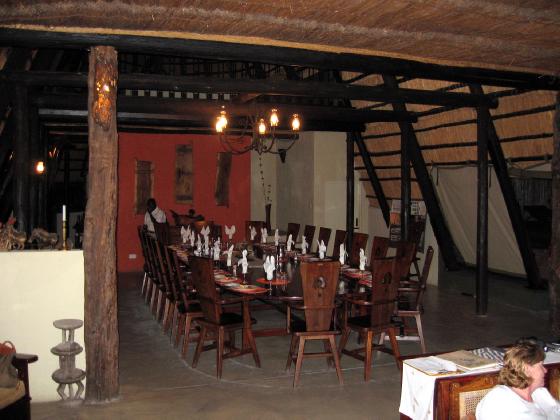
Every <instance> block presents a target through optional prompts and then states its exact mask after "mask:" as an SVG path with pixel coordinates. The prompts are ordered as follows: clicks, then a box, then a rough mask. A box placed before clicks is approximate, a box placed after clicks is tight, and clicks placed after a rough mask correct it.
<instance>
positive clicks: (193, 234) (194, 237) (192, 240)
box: [189, 230, 196, 248]
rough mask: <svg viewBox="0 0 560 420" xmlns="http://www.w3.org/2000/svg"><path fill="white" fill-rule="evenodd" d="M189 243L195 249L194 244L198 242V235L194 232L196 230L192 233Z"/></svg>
mask: <svg viewBox="0 0 560 420" xmlns="http://www.w3.org/2000/svg"><path fill="white" fill-rule="evenodd" d="M189 241H190V243H191V248H194V242H195V241H196V233H195V232H194V230H193V231H192V232H191V235H190V237H189Z"/></svg>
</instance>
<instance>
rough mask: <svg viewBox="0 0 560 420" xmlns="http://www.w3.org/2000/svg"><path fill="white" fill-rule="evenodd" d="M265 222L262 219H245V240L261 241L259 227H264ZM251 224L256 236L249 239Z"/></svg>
mask: <svg viewBox="0 0 560 420" xmlns="http://www.w3.org/2000/svg"><path fill="white" fill-rule="evenodd" d="M264 225H265V222H263V221H262V220H247V221H245V242H247V243H249V242H253V243H259V242H261V229H262V228H263V227H264ZM251 226H252V227H254V228H255V229H256V230H257V236H255V239H253V241H251Z"/></svg>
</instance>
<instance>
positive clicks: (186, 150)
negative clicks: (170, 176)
mask: <svg viewBox="0 0 560 420" xmlns="http://www.w3.org/2000/svg"><path fill="white" fill-rule="evenodd" d="M193 184H194V179H193V153H192V146H191V145H186V144H180V145H177V146H176V148H175V202H176V203H178V204H188V203H192V201H193Z"/></svg>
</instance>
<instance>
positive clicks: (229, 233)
mask: <svg viewBox="0 0 560 420" xmlns="http://www.w3.org/2000/svg"><path fill="white" fill-rule="evenodd" d="M225 230H226V235H227V236H228V238H229V240H230V241H231V239H232V238H233V235H234V234H235V225H231V227H227V225H225Z"/></svg>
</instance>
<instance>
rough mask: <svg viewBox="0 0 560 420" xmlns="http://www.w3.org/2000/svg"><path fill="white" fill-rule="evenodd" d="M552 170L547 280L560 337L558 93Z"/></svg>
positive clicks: (556, 334) (559, 96)
mask: <svg viewBox="0 0 560 420" xmlns="http://www.w3.org/2000/svg"><path fill="white" fill-rule="evenodd" d="M551 165H552V167H551V170H552V233H551V237H550V267H551V272H552V276H551V278H550V280H549V285H548V294H549V299H550V322H551V325H552V327H551V330H552V337H560V93H558V94H557V95H556V111H555V113H554V152H553V154H552V162H551Z"/></svg>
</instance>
